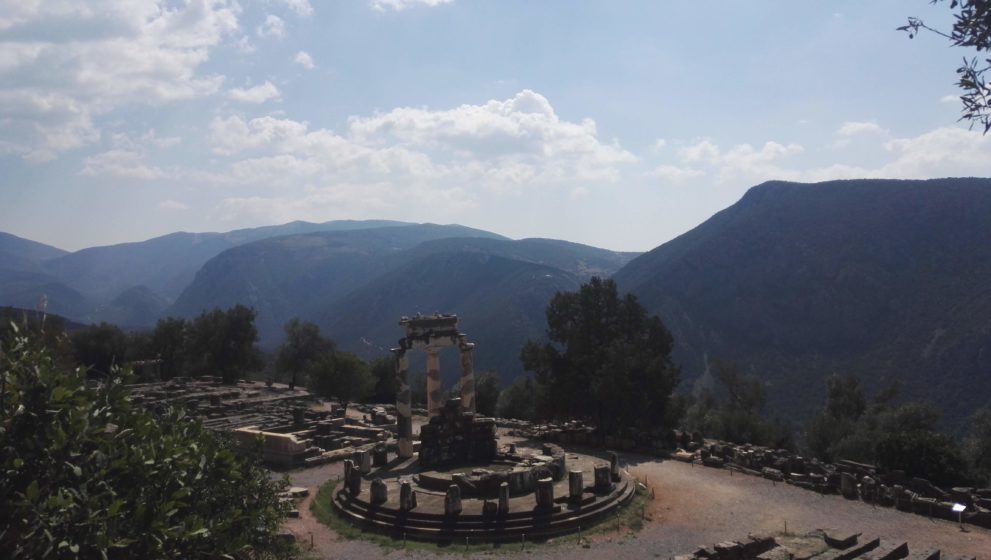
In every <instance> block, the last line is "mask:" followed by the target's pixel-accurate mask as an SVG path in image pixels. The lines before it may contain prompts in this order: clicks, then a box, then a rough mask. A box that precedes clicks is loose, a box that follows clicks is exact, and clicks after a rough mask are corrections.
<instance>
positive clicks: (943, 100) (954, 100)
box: [939, 95, 960, 103]
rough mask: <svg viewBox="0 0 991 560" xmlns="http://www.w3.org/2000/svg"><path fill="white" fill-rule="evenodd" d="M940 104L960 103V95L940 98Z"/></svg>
mask: <svg viewBox="0 0 991 560" xmlns="http://www.w3.org/2000/svg"><path fill="white" fill-rule="evenodd" d="M939 102H940V103H960V96H959V95H944V96H943V97H940V98H939Z"/></svg>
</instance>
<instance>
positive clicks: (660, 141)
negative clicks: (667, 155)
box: [652, 138, 668, 152]
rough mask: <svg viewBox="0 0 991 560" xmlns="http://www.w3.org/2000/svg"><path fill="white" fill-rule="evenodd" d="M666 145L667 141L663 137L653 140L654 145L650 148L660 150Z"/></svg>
mask: <svg viewBox="0 0 991 560" xmlns="http://www.w3.org/2000/svg"><path fill="white" fill-rule="evenodd" d="M667 145H668V141H667V140H665V139H663V138H658V139H657V140H655V141H654V145H653V146H652V149H653V151H655V152H660V151H662V150H664V148H666V147H667Z"/></svg>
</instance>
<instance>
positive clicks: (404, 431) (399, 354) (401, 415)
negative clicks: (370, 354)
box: [392, 348, 413, 459]
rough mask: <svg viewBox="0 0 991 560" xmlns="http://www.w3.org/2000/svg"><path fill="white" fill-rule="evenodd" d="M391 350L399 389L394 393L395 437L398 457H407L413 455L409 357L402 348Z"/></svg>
mask: <svg viewBox="0 0 991 560" xmlns="http://www.w3.org/2000/svg"><path fill="white" fill-rule="evenodd" d="M392 351H393V352H394V353H395V355H396V380H397V381H398V382H399V390H398V392H397V393H396V439H397V440H398V447H399V457H400V458H402V459H409V458H410V457H412V456H413V408H412V404H411V402H410V399H411V396H410V390H409V358H408V357H407V356H406V350H405V349H404V348H394V349H393V350H392Z"/></svg>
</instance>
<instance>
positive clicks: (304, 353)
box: [275, 318, 336, 389]
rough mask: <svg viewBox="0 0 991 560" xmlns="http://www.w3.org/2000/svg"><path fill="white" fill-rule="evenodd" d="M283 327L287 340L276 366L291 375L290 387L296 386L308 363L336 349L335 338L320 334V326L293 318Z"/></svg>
mask: <svg viewBox="0 0 991 560" xmlns="http://www.w3.org/2000/svg"><path fill="white" fill-rule="evenodd" d="M282 329H283V330H284V331H285V333H286V340H285V342H283V343H282V345H281V346H279V350H278V354H277V355H276V358H275V366H276V368H278V369H279V370H280V371H287V372H289V374H290V375H291V378H290V381H289V388H290V389H294V388H295V387H296V379H297V377H298V376H299V375H300V374H301V373H303V371H304V370H305V369H306V367H307V365H308V364H309V363H310V362H312V361H314V360H316V359H318V358H319V357H320V356H322V355H324V354H329V353H331V352H333V351H334V348H335V346H336V345H335V344H334V341H333V340H330V339H329V338H324V337H323V336H321V335H320V327H318V326H317V325H315V324H313V323H311V322H309V321H300V320H299V318H294V319H291V320H290V321H289V322H288V323H286V324H285V326H283V327H282Z"/></svg>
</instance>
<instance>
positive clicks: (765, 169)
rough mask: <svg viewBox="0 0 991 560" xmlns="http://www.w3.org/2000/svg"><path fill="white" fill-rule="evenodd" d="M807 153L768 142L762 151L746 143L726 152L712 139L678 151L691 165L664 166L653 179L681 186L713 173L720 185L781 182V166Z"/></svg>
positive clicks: (796, 148) (655, 172) (761, 148)
mask: <svg viewBox="0 0 991 560" xmlns="http://www.w3.org/2000/svg"><path fill="white" fill-rule="evenodd" d="M804 151H805V149H804V148H803V147H802V146H800V145H798V144H781V143H778V142H774V141H768V142H765V143H764V145H763V146H761V147H760V148H755V147H754V146H753V145H751V144H746V143H745V144H736V145H734V146H732V147H730V148H729V149H723V148H721V147H720V146H719V145H718V144H716V143H714V142H713V141H712V140H710V139H702V140H699V141H697V142H696V143H695V144H692V145H689V146H686V147H684V148H681V149H680V150H678V158H679V159H680V160H681V162H682V163H685V164H690V165H688V166H685V167H678V166H673V165H661V166H659V167H657V168H656V169H654V171H652V172H651V175H652V176H655V177H659V178H662V179H666V180H669V181H673V182H679V181H685V180H688V179H692V178H696V177H701V176H702V175H705V174H708V173H709V172H712V173H714V174H715V175H716V178H717V179H718V180H720V181H725V180H734V181H758V180H764V179H768V178H777V177H775V174H777V173H779V172H780V171H781V168H780V167H779V162H781V161H782V160H787V159H788V158H790V157H792V156H795V155H798V154H801V153H803V152H804Z"/></svg>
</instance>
